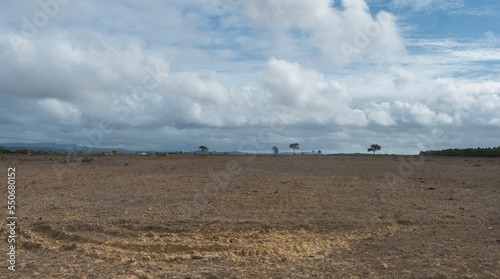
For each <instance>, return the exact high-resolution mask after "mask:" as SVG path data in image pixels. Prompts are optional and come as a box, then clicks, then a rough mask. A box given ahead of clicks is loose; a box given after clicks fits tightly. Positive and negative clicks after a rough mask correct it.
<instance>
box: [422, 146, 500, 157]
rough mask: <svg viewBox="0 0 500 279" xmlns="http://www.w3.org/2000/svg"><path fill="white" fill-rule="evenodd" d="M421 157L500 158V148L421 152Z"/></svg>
mask: <svg viewBox="0 0 500 279" xmlns="http://www.w3.org/2000/svg"><path fill="white" fill-rule="evenodd" d="M420 155H424V156H462V157H500V146H499V147H493V148H492V147H488V148H481V147H478V148H465V149H458V148H453V149H452V148H449V149H444V150H430V151H421V152H420Z"/></svg>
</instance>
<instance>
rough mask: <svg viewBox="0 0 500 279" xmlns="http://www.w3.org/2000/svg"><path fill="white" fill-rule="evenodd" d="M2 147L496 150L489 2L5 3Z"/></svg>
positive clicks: (497, 95)
mask: <svg viewBox="0 0 500 279" xmlns="http://www.w3.org/2000/svg"><path fill="white" fill-rule="evenodd" d="M0 7H1V9H0V34H1V36H0V62H1V63H0V145H1V144H2V143H10V142H25V143H39V142H51V143H60V144H80V145H85V146H90V147H112V148H126V149H131V150H155V151H177V150H182V151H193V150H196V149H197V148H198V146H200V145H205V146H207V147H208V148H209V151H233V150H240V151H246V152H259V153H261V152H269V153H271V152H272V151H271V149H272V147H273V146H277V147H278V148H279V149H280V151H291V150H290V149H289V148H288V146H289V144H290V143H295V142H297V143H299V144H300V150H299V151H300V152H310V151H312V150H322V152H323V153H324V154H325V153H357V152H359V153H364V152H367V149H368V148H369V147H370V145H371V144H379V145H380V146H382V150H381V152H382V153H388V154H394V153H396V154H418V153H419V152H420V151H421V150H436V149H445V148H466V147H497V146H500V132H499V129H500V67H499V66H500V49H499V47H500V14H499V13H500V1H497V0H477V1H476V0H475V1H472V0H453V1H448V0H342V1H339V0H335V1H331V0H310V1H302V0H253V1H244V0H193V1H181V0H171V1H131V0H125V1H116V0H115V1H93V0H89V1H78V0H39V1H15V0H6V1H2V2H1V3H0Z"/></svg>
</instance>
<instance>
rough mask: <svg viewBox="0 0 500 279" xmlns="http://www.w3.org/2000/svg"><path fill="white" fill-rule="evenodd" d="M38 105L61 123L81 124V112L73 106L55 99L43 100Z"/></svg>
mask: <svg viewBox="0 0 500 279" xmlns="http://www.w3.org/2000/svg"><path fill="white" fill-rule="evenodd" d="M38 105H39V106H40V107H41V108H42V109H43V110H45V113H46V114H48V115H51V116H53V117H54V118H55V120H56V121H58V122H60V123H70V124H80V123H81V122H80V117H81V116H82V113H81V111H80V110H79V109H78V108H77V107H76V106H75V105H73V104H70V103H66V102H62V101H60V100H57V99H54V98H48V99H42V100H39V101H38Z"/></svg>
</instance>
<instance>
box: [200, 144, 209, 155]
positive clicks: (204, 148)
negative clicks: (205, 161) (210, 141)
mask: <svg viewBox="0 0 500 279" xmlns="http://www.w3.org/2000/svg"><path fill="white" fill-rule="evenodd" d="M198 149H200V150H201V152H203V157H205V151H207V150H208V147H206V146H204V145H200V147H198Z"/></svg>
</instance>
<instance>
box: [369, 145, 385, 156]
mask: <svg viewBox="0 0 500 279" xmlns="http://www.w3.org/2000/svg"><path fill="white" fill-rule="evenodd" d="M380 149H382V147H381V146H380V145H378V144H372V146H371V147H370V148H368V152H372V151H373V155H375V152H377V151H379V150H380Z"/></svg>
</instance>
